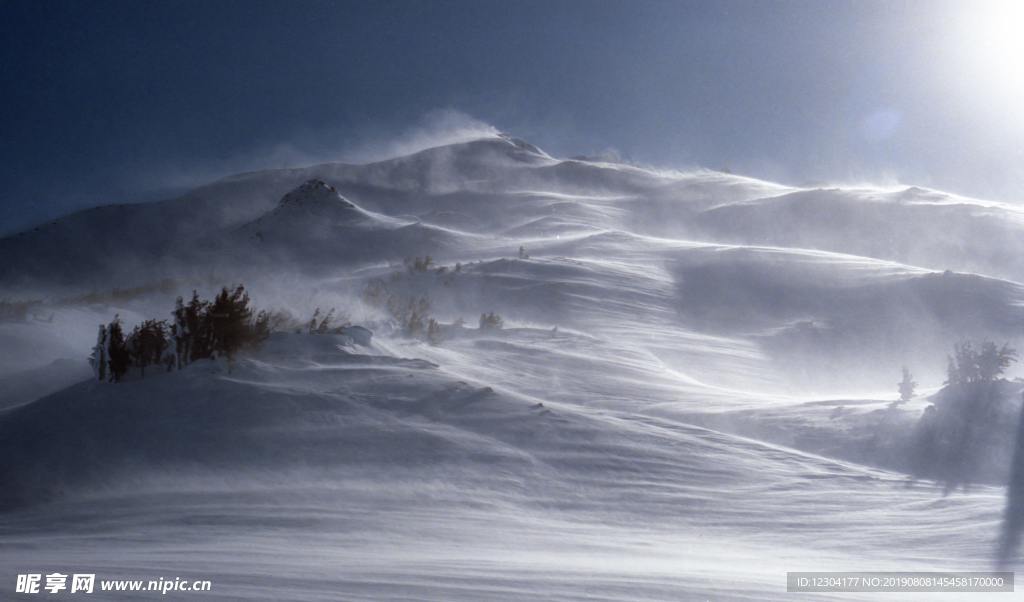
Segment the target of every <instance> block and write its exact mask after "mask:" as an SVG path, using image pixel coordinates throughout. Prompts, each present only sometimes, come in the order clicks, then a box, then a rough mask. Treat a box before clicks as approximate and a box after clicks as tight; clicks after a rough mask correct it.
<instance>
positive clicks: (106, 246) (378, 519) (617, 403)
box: [0, 136, 1024, 600]
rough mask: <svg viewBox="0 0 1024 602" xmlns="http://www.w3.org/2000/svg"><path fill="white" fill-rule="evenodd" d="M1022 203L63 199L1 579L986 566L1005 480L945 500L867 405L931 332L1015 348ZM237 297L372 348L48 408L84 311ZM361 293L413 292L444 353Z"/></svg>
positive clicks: (7, 407) (490, 589) (274, 355)
mask: <svg viewBox="0 0 1024 602" xmlns="http://www.w3.org/2000/svg"><path fill="white" fill-rule="evenodd" d="M1022 216H1024V213H1022V212H1021V211H1020V210H1019V209H1018V208H1016V207H1014V206H1010V205H1006V204H998V203H988V202H984V201H979V200H973V199H966V198H962V197H958V196H955V195H948V194H944V193H941V192H938V191H931V190H923V189H919V188H906V189H900V190H892V189H881V188H880V189H868V188H856V189H797V188H793V187H789V186H783V185H779V184H775V183H771V182H765V181H760V180H756V179H752V178H746V177H742V176H737V175H732V174H725V173H719V172H713V171H706V170H695V171H687V172H678V171H670V170H656V169H649V168H644V167H640V166H635V165H628V164H623V163H617V162H608V161H599V160H586V159H560V158H557V157H552V156H550V155H549V154H547V153H545V152H543V151H541V150H540V149H538V148H537V147H535V146H533V145H531V144H529V143H527V142H524V141H521V140H517V139H513V138H510V137H505V136H495V137H489V138H483V139H479V140H474V141H471V142H466V143H460V144H453V145H448V146H443V147H438V148H431V149H427V150H424V151H421V152H418V153H415V154H412V155H409V156H403V157H397V158H394V159H389V160H386V161H380V162H376V163H371V164H366V165H353V164H341V163H328V164H322V165H315V166H311V167H306V168H299V169H283V170H271V171H261V172H253V173H246V174H240V175H236V176H232V177H228V178H224V179H222V180H219V181H217V182H214V183H212V184H210V185H207V186H204V187H201V188H199V189H196V190H194V191H192V192H190V193H188V194H186V195H184V196H182V197H180V198H176V199H170V200H166V201H162V202H157V203H147V204H131V205H113V206H107V207H100V208H96V209H91V210H87V211H82V212H78V213H76V214H73V215H70V216H67V217H65V218H63V219H59V220H56V221H54V222H52V223H49V224H45V225H41V226H39V227H38V228H35V229H34V230H32V231H29V232H24V233H21V234H18V235H15V236H11V237H7V238H4V239H0V257H2V258H3V261H2V262H0V291H2V292H0V299H5V300H7V301H6V303H7V304H9V305H11V306H12V307H14V309H12V310H10V311H9V312H8V313H9V315H8V316H7V317H4V318H3V319H0V351H2V352H3V353H2V355H0V388H2V389H5V390H8V391H14V392H16V394H17V398H16V399H15V398H14V397H13V396H12V398H11V399H10V400H4V403H0V457H3V458H5V460H4V461H3V463H2V464H0V482H2V483H3V485H4V486H3V487H2V488H0V507H2V508H3V509H4V511H5V517H6V518H7V519H9V520H8V521H7V523H6V525H7V526H5V527H4V534H5V540H6V541H9V542H11V544H10V545H6V546H5V547H4V548H0V564H2V565H3V566H4V567H5V568H11V569H12V571H13V572H15V573H18V572H37V571H33V569H35V568H37V567H41V566H44V565H45V566H46V567H49V566H57V565H60V566H63V565H64V564H69V565H70V564H73V565H74V567H73V568H75V569H76V571H78V569H81V570H80V571H78V572H83V571H85V572H89V571H88V570H87V569H89V568H93V569H95V571H96V572H97V573H113V574H127V573H135V574H164V573H166V567H167V566H169V565H173V566H174V567H176V568H175V570H176V571H178V572H179V573H180V574H194V575H197V576H204V575H205V577H202V578H211V579H213V580H214V582H215V591H214V592H213V594H212V595H213V597H215V598H216V597H218V596H219V597H221V598H222V599H250V600H251V599H267V600H270V599H301V600H315V599H336V598H338V597H343V598H345V599H438V600H441V599H444V600H452V599H467V600H483V599H486V600H526V599H559V600H574V599H583V598H586V597H588V596H589V595H590V594H591V593H593V592H595V591H599V592H600V594H601V596H603V598H604V599H609V600H615V599H628V600H637V599H649V600H664V599H715V600H765V599H782V598H783V597H784V596H785V595H786V594H784V593H782V592H784V586H783V585H782V584H783V583H784V580H785V572H786V571H795V570H828V569H835V570H857V569H871V570H881V569H886V568H888V569H890V570H968V569H970V568H977V569H981V568H988V566H989V564H990V561H991V554H992V541H993V539H994V538H996V537H998V535H999V533H998V526H997V525H998V521H999V517H1000V514H1001V512H1002V508H1003V504H1002V491H1001V490H1000V489H999V488H998V487H997V486H995V485H982V486H978V487H976V488H974V489H972V490H971V491H970V492H968V493H957V494H955V495H952V496H950V497H947V498H940V497H939V494H938V493H936V490H935V489H933V488H932V487H930V486H929V485H927V484H919V485H918V486H915V487H909V488H908V487H907V486H906V483H905V476H904V475H902V474H899V473H898V472H895V471H894V470H893V469H892V466H890V465H886V464H885V463H884V462H882V461H881V459H880V458H878V457H872V456H871V455H870V454H869V453H865V451H864V450H865V449H868V447H869V445H868V443H866V441H870V437H871V434H870V433H871V432H872V429H873V428H875V427H876V426H878V425H879V424H880V423H881V421H885V423H886V424H887V425H889V426H890V427H892V428H897V427H899V426H900V425H906V429H907V431H908V432H909V430H910V429H911V428H912V425H913V422H914V420H915V419H916V417H917V416H919V415H920V413H921V412H922V410H923V408H924V406H925V405H927V400H926V398H925V397H924V396H918V397H917V398H915V399H914V400H912V401H911V402H910V403H908V404H906V405H904V406H902V407H901V408H899V409H894V410H888V409H886V408H887V406H888V404H889V402H890V401H891V400H892V399H893V397H894V391H895V387H894V383H895V382H896V379H898V378H899V375H900V368H901V367H902V366H904V365H906V366H909V367H910V368H911V369H912V370H913V372H914V374H915V376H916V377H917V379H918V381H920V383H921V389H922V390H924V391H928V392H930V391H932V390H934V389H935V388H937V387H938V386H940V384H941V382H942V379H943V371H944V369H945V367H946V355H947V353H948V352H949V350H950V348H951V346H952V344H953V343H954V342H956V341H959V340H962V339H984V338H988V339H994V340H999V341H1004V340H1005V341H1008V342H1010V343H1011V344H1019V343H1020V341H1021V340H1022V339H1024V336H1022V335H1024V305H1022V303H1021V302H1022V299H1024V288H1022V286H1021V284H1019V282H1021V281H1022V280H1024V273H1022V272H1021V267H1020V265H1021V264H1020V262H1019V261H1017V260H1016V258H1017V257H1018V256H1019V251H1020V248H1019V245H1020V244H1021V242H1020V241H1022V240H1024V220H1022V219H1021V217H1022ZM428 255H429V256H431V258H432V263H423V261H422V259H421V262H420V264H419V266H420V267H414V266H415V265H416V264H415V263H411V264H410V266H409V267H406V266H403V260H407V259H412V258H424V257H425V256H428ZM236 282H244V283H245V284H246V285H247V288H248V289H249V290H250V292H251V293H252V295H253V299H254V302H255V303H256V305H258V306H260V307H267V308H271V309H282V310H287V311H288V312H290V313H291V314H292V315H294V316H296V317H297V319H299V320H302V321H305V320H308V318H309V315H311V314H312V312H313V309H314V308H315V307H318V306H319V307H323V308H326V307H338V308H339V309H340V310H342V311H343V312H344V313H346V315H347V317H349V318H350V319H352V320H353V321H356V322H358V323H362V324H366V325H369V326H370V327H371V328H372V329H373V330H374V331H375V335H374V337H373V342H372V344H371V345H370V346H368V347H367V346H359V345H353V344H352V342H351V341H350V340H347V339H345V338H344V337H340V336H334V335H309V334H296V333H295V332H294V331H293V329H289V332H280V333H277V334H275V335H274V336H273V337H272V338H271V339H270V341H269V342H268V343H267V344H265V345H264V346H263V347H262V348H260V349H259V350H257V351H253V352H251V353H249V354H248V355H244V356H243V357H241V358H240V359H239V360H238V362H237V363H236V364H235V365H233V366H230V367H229V366H228V365H227V364H226V363H224V362H214V361H204V362H199V363H194V364H192V365H190V366H188V367H187V368H186V369H184V370H181V371H177V372H171V373H167V374H153V375H149V374H147V377H146V378H145V379H144V380H142V379H132V380H129V381H127V382H124V383H120V384H116V385H114V384H107V383H98V382H92V381H88V382H78V383H77V384H73V385H72V386H70V387H67V388H64V385H65V384H72V383H75V382H76V381H79V380H80V379H81V378H82V375H83V372H84V371H85V370H87V367H86V366H85V363H84V358H85V357H86V356H87V355H88V353H89V349H90V347H91V346H92V344H93V343H94V341H95V333H96V324H97V323H99V322H100V321H106V320H109V319H110V318H111V317H112V316H113V315H114V314H115V313H117V314H120V316H121V317H122V319H123V320H125V322H126V323H127V324H129V325H131V324H134V323H136V322H138V321H140V320H141V319H143V318H145V317H165V316H166V315H167V311H168V310H169V309H170V307H171V303H172V302H173V299H174V297H175V296H177V295H188V294H189V293H190V292H191V291H192V290H193V289H199V290H200V291H209V290H211V288H213V287H217V286H220V285H223V284H231V283H236ZM367 291H376V292H377V293H380V292H381V291H385V292H386V294H390V295H393V296H395V298H401V299H405V298H423V299H429V307H430V314H431V317H433V318H436V319H437V320H438V321H439V322H440V323H442V324H443V325H444V328H445V331H444V332H445V336H444V338H443V340H442V341H440V343H439V344H433V345H432V344H428V343H427V342H425V341H423V340H418V339H412V338H408V337H404V336H402V335H401V333H400V331H399V330H400V329H399V328H397V327H396V326H395V325H394V323H393V322H394V320H393V319H392V317H391V316H389V315H388V314H387V312H386V311H385V310H384V309H382V305H383V304H377V305H374V303H372V302H371V301H370V300H368V298H369V297H370V295H367ZM17 302H24V303H23V304H21V305H19V304H18V303H17ZM5 307H6V306H5ZM5 311H6V310H5ZM485 312H497V313H498V314H500V315H501V316H502V317H503V318H504V322H505V328H504V329H503V330H484V329H480V330H478V329H477V328H475V320H476V317H477V316H479V315H480V314H482V313H485ZM460 318H461V319H464V320H465V323H466V325H467V326H461V325H459V324H460V322H458V320H459V319H460ZM435 342H436V341H435ZM229 368H230V370H229ZM43 375H50V377H49V378H46V377H44V376H43ZM56 389H62V390H59V391H56V392H54V391H55V390H56ZM33 391H34V392H35V393H34V394H33ZM43 395H46V396H45V397H43ZM30 400H32V401H30ZM29 401H30V402H29ZM26 402H28V403H26ZM823 454H824V455H823ZM826 455H827V456H828V457H826ZM858 462H859V463H858ZM112 516H113V518H112ZM72 519H74V521H72ZM72 522H74V526H73V527H68V525H70V524H72ZM98 550H99V551H98ZM185 550H187V552H186V551H185ZM62 563H63V564H62ZM68 568H69V569H70V568H72V567H70V566H69V567H68ZM584 584H590V585H584ZM843 599H854V598H853V597H847V598H843ZM908 599H909V598H908ZM921 599H926V598H921Z"/></svg>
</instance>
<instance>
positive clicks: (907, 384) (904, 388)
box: [896, 366, 917, 403]
mask: <svg viewBox="0 0 1024 602" xmlns="http://www.w3.org/2000/svg"><path fill="white" fill-rule="evenodd" d="M896 387H897V390H898V391H899V394H900V398H899V401H898V402H897V403H906V402H908V401H910V400H911V399H913V397H914V390H915V389H916V388H917V383H916V382H914V376H913V375H912V374H911V373H910V370H908V369H907V367H906V366H903V380H901V381H900V382H898V383H897V384H896Z"/></svg>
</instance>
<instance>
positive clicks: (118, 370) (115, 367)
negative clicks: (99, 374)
mask: <svg viewBox="0 0 1024 602" xmlns="http://www.w3.org/2000/svg"><path fill="white" fill-rule="evenodd" d="M107 358H108V360H107V367H108V368H109V369H110V380H111V381H113V382H115V383H116V382H119V381H120V380H121V378H122V377H123V376H124V375H125V373H127V372H128V366H130V365H131V355H130V354H129V353H128V347H127V345H126V343H125V339H124V331H123V330H122V329H121V318H120V317H119V316H114V320H113V321H112V322H111V323H110V324H109V325H108V326H107Z"/></svg>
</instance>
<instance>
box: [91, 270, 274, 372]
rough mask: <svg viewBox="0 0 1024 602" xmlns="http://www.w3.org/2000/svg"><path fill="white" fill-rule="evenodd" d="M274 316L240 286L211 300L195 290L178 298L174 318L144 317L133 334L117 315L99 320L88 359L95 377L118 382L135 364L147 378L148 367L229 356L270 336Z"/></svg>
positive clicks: (176, 366)
mask: <svg viewBox="0 0 1024 602" xmlns="http://www.w3.org/2000/svg"><path fill="white" fill-rule="evenodd" d="M276 319H277V317H276V316H275V314H273V313H271V312H268V311H258V312H257V311H256V310H254V309H253V307H252V306H251V304H250V299H249V294H248V293H247V292H246V291H245V287H244V286H242V285H239V286H236V287H235V288H233V289H229V288H228V287H224V288H222V289H221V291H220V293H218V294H217V296H216V297H214V299H213V300H212V301H208V300H205V299H201V298H200V297H199V294H198V293H197V292H196V291H192V298H191V299H190V300H189V301H188V303H186V302H185V301H184V299H183V298H182V297H178V298H177V300H176V302H175V306H174V310H173V311H172V312H171V319H170V320H156V319H150V320H145V321H144V322H142V323H141V324H138V325H136V326H135V327H134V328H133V329H132V330H131V332H127V333H126V331H125V328H124V325H123V324H122V322H121V319H120V317H119V316H114V319H113V320H112V321H111V322H110V323H109V324H101V325H100V327H99V334H98V335H97V338H96V345H95V346H94V347H93V351H92V356H91V357H90V361H91V363H92V366H93V370H94V373H95V375H96V378H97V380H100V381H109V382H119V381H120V380H121V379H122V378H124V376H125V375H126V374H127V373H128V371H129V369H131V368H132V367H135V368H138V369H139V375H140V376H141V377H145V375H146V368H147V367H149V366H154V367H159V368H163V369H165V370H167V371H171V370H175V369H180V368H183V367H184V366H186V365H188V364H190V363H192V362H194V361H196V360H201V359H212V358H217V357H226V358H228V360H229V361H230V360H232V359H233V358H234V356H235V354H236V353H237V352H238V351H239V350H241V349H243V348H245V347H249V346H254V345H257V344H259V343H260V342H261V341H263V340H265V339H266V338H267V337H268V336H270V332H271V330H272V328H273V322H274V321H275V320H276Z"/></svg>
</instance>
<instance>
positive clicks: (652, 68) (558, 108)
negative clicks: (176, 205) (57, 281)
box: [0, 0, 1024, 231]
mask: <svg viewBox="0 0 1024 602" xmlns="http://www.w3.org/2000/svg"><path fill="white" fill-rule="evenodd" d="M964 10H965V9H964V6H963V5H957V4H955V3H939V2H909V3H908V2H827V1H808V2H796V1H787V2H768V1H757V2H733V1H714V2H711V1H709V2H655V1H650V0H639V1H629V2H610V1H602V0H587V1H581V2H575V1H556V0H544V1H540V2H533V1H527V0H514V1H510V0H503V1H486V0H472V1H468V0H467V1H465V2H442V1H432V2H417V1H414V0H401V1H397V2H388V1H381V0H374V1H372V2H371V1H366V2H320V1H289V2H284V1H281V2H255V1H252V0H248V1H244V2H229V1H224V0H220V1H204V2H177V1H161V2H139V1H133V2H112V1H91V2H84V1H67V2H60V1H49V2H39V1H28V2H20V1H11V0H0V80H2V90H3V97H4V102H3V103H2V105H0V106H2V110H3V116H2V118H0V184H2V190H0V195H2V197H0V202H2V205H0V231H10V230H12V229H15V228H20V227H24V226H26V225H29V224H31V223H33V222H37V221H40V220H42V219H47V218H49V217H53V216H55V215H60V214H63V213H66V212H68V211H71V210H73V209H76V208H81V207H84V206H90V205H95V204H99V203H104V202H114V201H124V200H132V199H147V198H154V197H156V196H159V195H166V194H169V193H170V192H171V191H173V190H176V189H180V188H182V187H184V186H189V185H193V184H197V183H200V182H202V181H205V180H208V179H212V178H215V177H217V176H220V175H225V174H226V173H230V172H235V171H242V170H245V169H251V168H258V167H264V166H270V165H275V164H282V163H303V162H311V161H320V160H330V159H333V158H346V159H359V158H361V156H362V155H365V156H366V157H370V156H374V155H375V149H376V154H379V149H383V148H387V146H386V145H385V144H384V142H385V141H387V140H389V139H393V138H395V137H401V136H403V135H404V134H403V133H404V132H408V131H409V130H410V129H412V128H420V129H422V128H425V127H428V126H429V123H428V122H429V121H430V120H431V119H433V118H434V117H435V116H436V115H437V114H438V111H447V112H446V113H443V114H445V115H448V116H449V119H448V121H451V119H450V116H451V114H452V112H453V111H460V112H462V113H465V114H467V115H470V116H473V117H474V118H476V119H479V120H482V121H484V122H487V123H490V124H493V125H495V126H497V127H498V128H500V129H503V130H505V131H509V132H510V133H513V134H515V135H517V136H520V137H522V138H526V139H527V140H530V141H531V142H534V143H535V144H537V145H539V146H541V147H542V148H545V149H547V150H549V151H550V152H553V153H558V154H578V153H591V152H599V151H602V150H605V149H609V148H611V149H616V150H617V151H618V152H620V153H622V154H623V155H626V156H629V157H631V158H633V159H635V160H638V161H643V162H648V163H652V164H656V165H660V166H679V167H685V166H691V165H705V166H708V167H713V168H720V167H728V168H730V169H732V170H733V171H735V172H740V173H747V174H750V175H755V176H761V177H766V178H774V179H777V180H782V181H785V182H792V183H800V184H804V183H819V182H847V183H848V182H857V181H877V182H883V183H887V182H894V181H897V180H898V181H902V182H908V183H917V184H923V185H930V186H934V187H938V188H945V189H951V190H954V191H958V192H964V193H968V194H974V195H977V196H982V197H991V198H1004V199H1010V200H1016V199H1024V172H1022V169H1021V167H1020V165H1021V162H1022V159H1024V156H1022V150H1021V144H1020V142H1019V141H1020V140H1021V139H1022V138H1024V129H1022V126H1024V109H1022V108H1021V107H1024V104H1021V103H1017V102H1016V100H1020V99H1017V98H1008V97H1007V95H1008V94H1011V92H1009V91H1008V90H1009V88H1006V87H1003V88H1000V87H999V86H997V85H995V84H993V81H995V80H996V79H998V78H999V77H1000V75H1001V74H1000V73H999V71H998V69H987V68H986V67H985V66H981V68H980V69H979V65H978V64H977V63H973V64H971V63H968V62H964V61H961V60H959V57H962V56H963V55H965V53H967V49H965V48H963V45H964V42H963V40H964V36H963V35H961V34H962V32H960V31H958V29H957V28H958V27H959V25H958V23H960V21H961V19H960V18H959V16H960V14H961V13H962V12H963V11H964ZM1010 58H1015V63H1019V62H1020V60H1021V59H1024V57H1010ZM1018 69H1019V67H1018ZM1017 92H1019V90H1018V89H1016V88H1013V89H1012V93H1017ZM1011 100H1012V101H1013V102H1010V101H1011Z"/></svg>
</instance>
